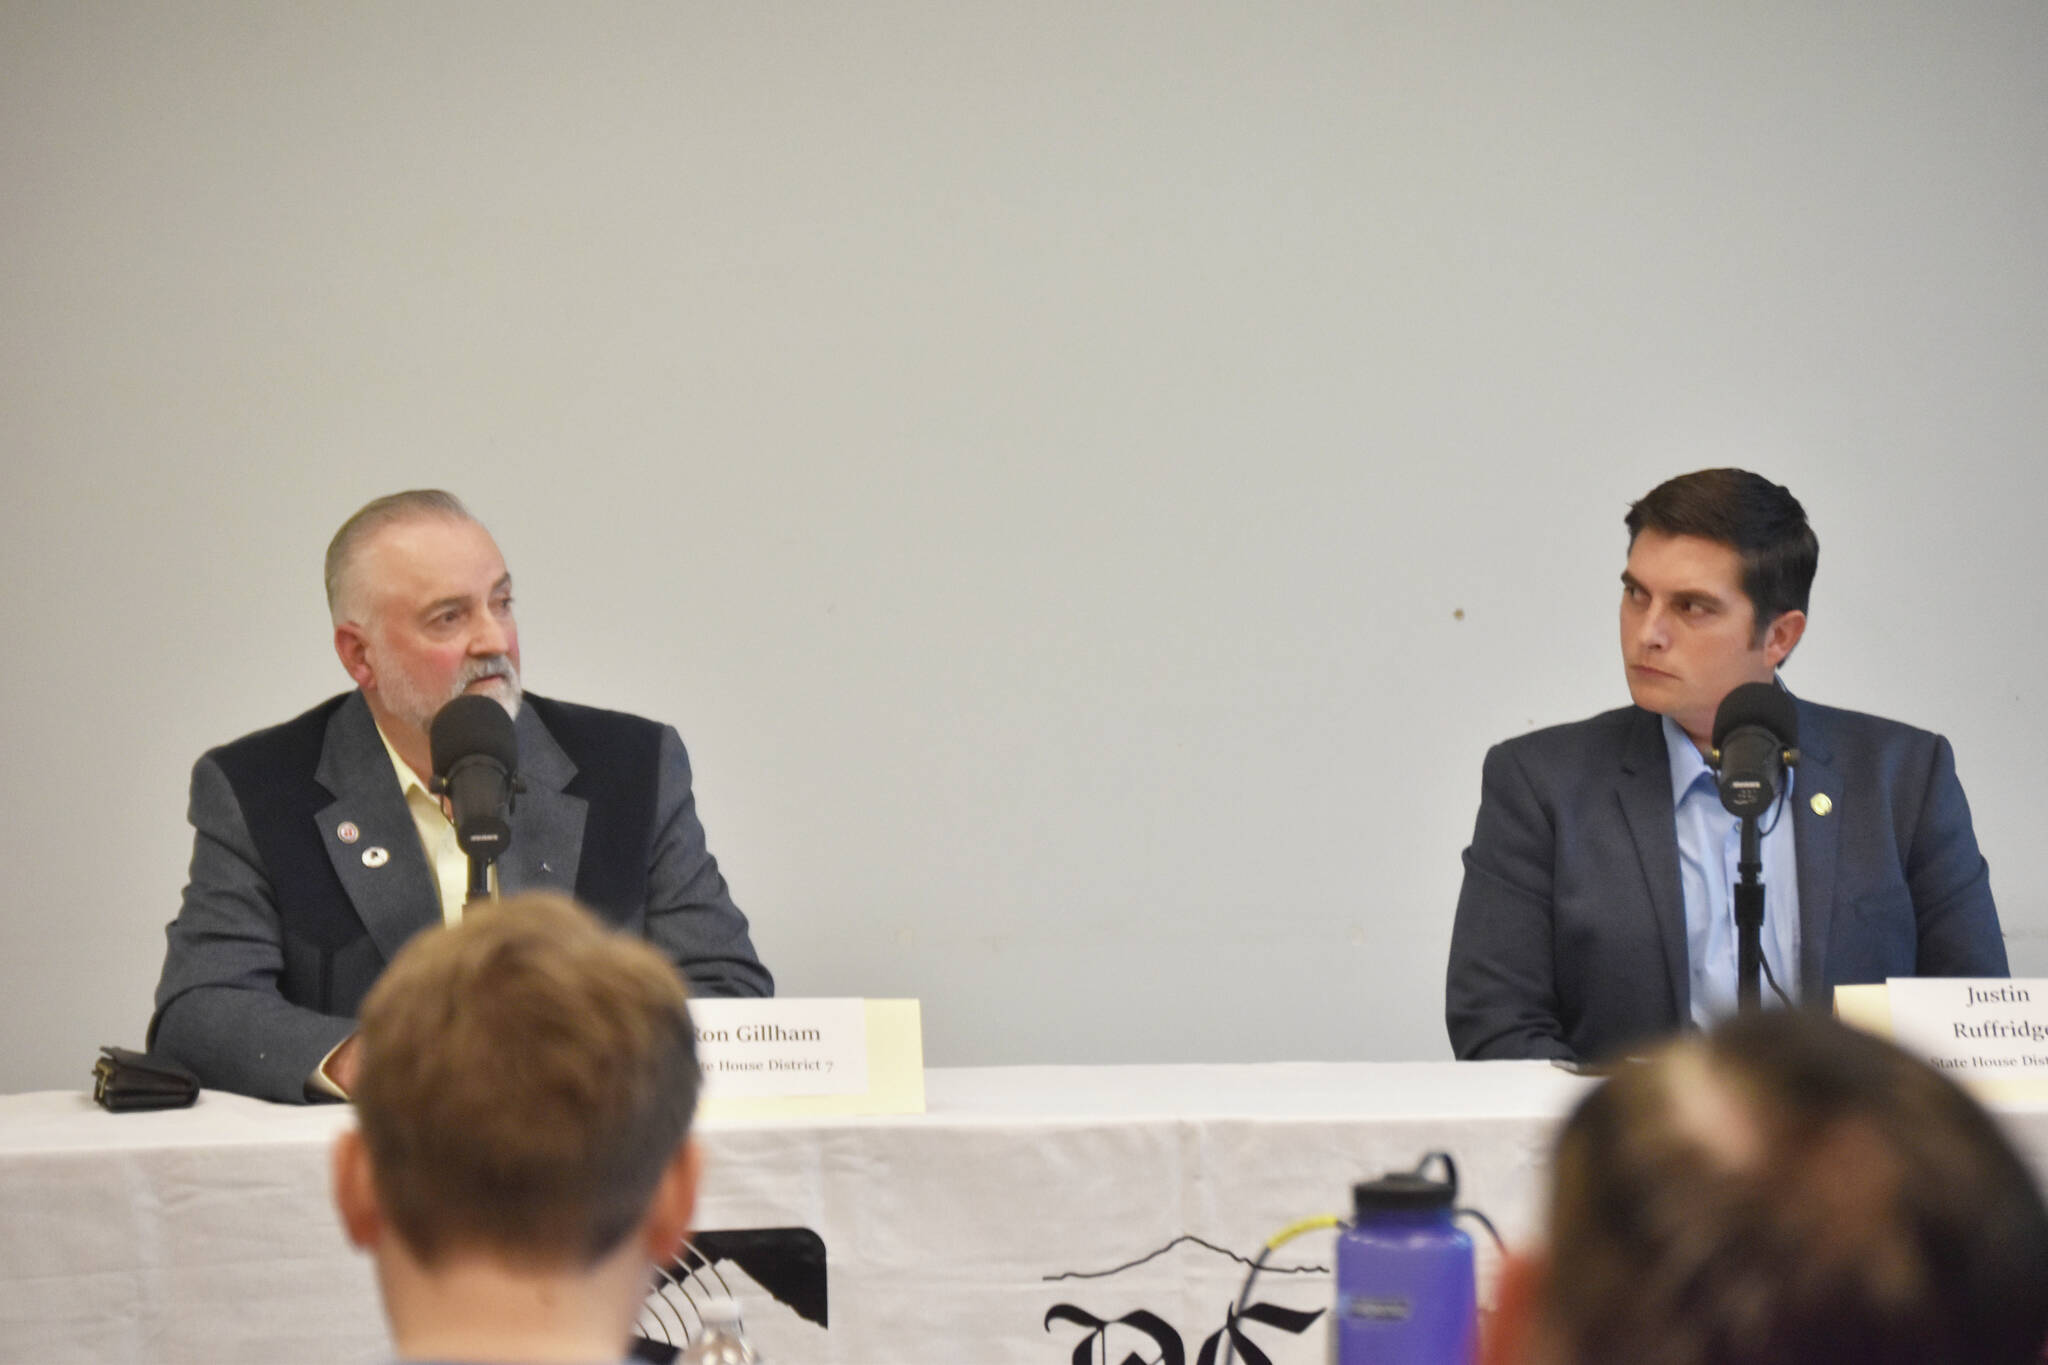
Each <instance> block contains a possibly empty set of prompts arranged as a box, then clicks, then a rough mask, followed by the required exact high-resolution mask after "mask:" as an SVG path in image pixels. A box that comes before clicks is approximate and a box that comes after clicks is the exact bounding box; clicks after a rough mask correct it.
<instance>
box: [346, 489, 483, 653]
mask: <svg viewBox="0 0 2048 1365" xmlns="http://www.w3.org/2000/svg"><path fill="white" fill-rule="evenodd" d="M432 517H438V518H441V519H443V520H448V521H475V520H476V518H475V517H473V516H471V515H470V513H469V509H468V508H467V507H464V506H463V505H462V499H460V498H458V497H456V496H455V495H454V494H453V493H444V492H443V491H441V490H440V489H438V488H410V489H407V490H406V491H405V492H403V493H387V494H385V495H384V496H383V497H381V498H373V499H372V500H371V501H369V502H366V503H364V504H363V505H362V507H361V508H359V509H358V510H357V511H356V514H355V515H354V516H352V517H350V518H349V519H348V520H347V521H344V522H343V523H342V524H341V529H340V530H339V531H336V532H335V533H334V539H333V540H330V541H328V542H327V614H328V615H329V616H331V617H333V618H334V624H335V625H337V626H338V625H340V624H341V623H342V622H343V621H345V620H347V619H348V613H347V612H345V611H344V610H343V609H342V608H343V598H344V597H345V595H346V594H345V592H344V589H345V588H346V587H347V586H348V585H347V583H346V580H347V578H348V575H349V570H350V569H352V568H353V567H355V557H356V552H357V551H358V550H360V549H362V547H363V542H365V541H367V540H368V539H369V538H370V537H371V536H374V535H375V534H377V532H379V531H381V530H383V529H384V528H385V527H387V526H394V525H396V524H397V523H399V522H401V521H418V520H422V519H425V518H432Z"/></svg>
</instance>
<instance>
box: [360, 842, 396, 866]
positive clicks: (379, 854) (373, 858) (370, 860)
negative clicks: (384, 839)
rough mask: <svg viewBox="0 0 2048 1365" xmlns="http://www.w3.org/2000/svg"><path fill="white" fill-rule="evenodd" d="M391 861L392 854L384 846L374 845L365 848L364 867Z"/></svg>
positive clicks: (382, 864)
mask: <svg viewBox="0 0 2048 1365" xmlns="http://www.w3.org/2000/svg"><path fill="white" fill-rule="evenodd" d="M390 861H391V855H390V854H389V853H387V852H385V851H384V850H383V849H382V848H378V847H375V846H372V847H370V848H366V849H364V850H363V866H364V867H382V866H384V864H386V863H388V862H390Z"/></svg>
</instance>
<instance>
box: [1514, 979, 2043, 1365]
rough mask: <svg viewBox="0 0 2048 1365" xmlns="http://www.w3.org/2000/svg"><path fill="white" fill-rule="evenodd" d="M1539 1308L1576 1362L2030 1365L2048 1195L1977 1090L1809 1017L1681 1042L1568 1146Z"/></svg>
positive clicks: (1632, 1075)
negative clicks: (1976, 1097) (1975, 1095)
mask: <svg viewBox="0 0 2048 1365" xmlns="http://www.w3.org/2000/svg"><path fill="white" fill-rule="evenodd" d="M1540 1273H1541V1285H1540V1287H1539V1288H1538V1289H1536V1290H1535V1295H1536V1299H1537V1304H1536V1306H1535V1308H1534V1316H1535V1317H1536V1318H1537V1319H1538V1320H1539V1321H1540V1322H1542V1323H1543V1324H1544V1328H1545V1329H1547V1330H1541V1331H1539V1335H1540V1336H1541V1337H1543V1338H1546V1339H1547V1340H1548V1342H1549V1344H1550V1345H1551V1346H1552V1347H1553V1350H1552V1351H1550V1352H1548V1353H1539V1354H1547V1355H1549V1357H1550V1358H1554V1359H1561V1360H1564V1361H1569V1362H1572V1363H1573V1365H1781V1363H1782V1365H1810V1363H1811V1362H1816V1361H1833V1360H1841V1361H1854V1362H1856V1363H1857V1365H2005V1363H2006V1362H2012V1365H2019V1363H2020V1362H2027V1361H2036V1360H2038V1359H2039V1358H2040V1354H2041V1349H2042V1345H2043V1342H2044V1339H2048V1211H2044V1209H2043V1205H2042V1200H2041V1195H2040V1192H2039V1191H2038V1190H2037V1188H2036V1187H2035V1185H2034V1181H2033V1179H2032V1177H2031V1175H2030V1174H2029V1172H2028V1169H2027V1167H2026V1165H2025V1164H2024V1163H2023V1162H2022V1160H2021V1159H2020V1157H2019V1156H2018V1155H2017V1154H2016V1153H2015V1151H2014V1150H2013V1148H2012V1146H2011V1145H2010V1144H2009V1143H2008V1142H2007V1141H2006V1139H2005V1138H2004V1136H2003V1135H2002V1134H2001V1133H2000V1132H1999V1130H1998V1128H1997V1126H1996V1125H1995V1123H1994V1122H1993V1121H1992V1119H1991V1118H1990V1116H1989V1115H1987V1114H1986V1113H1985V1112H1984V1110H1983V1109H1982V1108H1980V1107H1979V1106H1978V1105H1977V1104H1976V1102H1975V1101H1973V1100H1971V1099H1970V1098H1969V1097H1968V1096H1967V1095H1965V1094H1964V1093H1963V1092H1962V1091H1961V1090H1959V1089H1958V1088H1957V1087H1956V1086H1955V1085H1953V1084H1952V1083H1950V1082H1949V1081H1948V1080H1946V1079H1945V1078H1943V1077H1941V1076H1940V1075H1938V1074H1937V1073H1936V1072H1935V1071H1934V1070H1933V1069H1932V1068H1930V1067H1928V1066H1926V1065H1924V1064H1922V1063H1920V1062H1918V1061H1915V1060H1914V1059H1912V1058H1910V1057H1908V1056H1907V1055H1906V1054H1905V1053H1904V1052H1901V1051H1900V1050H1899V1049H1897V1048H1896V1047H1893V1046H1892V1045H1891V1044H1889V1043H1886V1042H1883V1041H1881V1040H1879V1039H1877V1038H1873V1037H1870V1036H1868V1035H1866V1034H1863V1033H1859V1032H1857V1031H1855V1030H1853V1029H1850V1028H1847V1027H1845V1026H1844V1025H1841V1024H1839V1023H1837V1022H1835V1021H1834V1020H1833V1019H1831V1018H1829V1017H1827V1016H1825V1015H1823V1014H1820V1013H1818V1012H1816V1011H1811V1010H1784V1011H1772V1012H1769V1013H1766V1014H1757V1015H1748V1016H1743V1017H1739V1018H1737V1019H1735V1020H1732V1021H1730V1022H1729V1023H1727V1024H1725V1025H1723V1026H1722V1027H1721V1028H1720V1029H1718V1030H1717V1031H1715V1032H1714V1033H1712V1034H1710V1035H1708V1036H1706V1037H1693V1038H1687V1039H1684V1040H1681V1041H1679V1042H1676V1043H1673V1044H1671V1045H1669V1046H1667V1047H1666V1048H1665V1049H1664V1050H1663V1051H1661V1052H1660V1053H1659V1054H1657V1055H1656V1056H1655V1057H1654V1058H1653V1059H1652V1060H1651V1061H1650V1062H1649V1063H1648V1064H1647V1065H1642V1066H1638V1067H1632V1068H1631V1069H1629V1070H1627V1071H1624V1072H1622V1073H1620V1074H1619V1075H1617V1076H1616V1077H1614V1078H1613V1079H1612V1080H1610V1081H1608V1082H1607V1083H1606V1084H1605V1085H1603V1086H1602V1087H1601V1088H1600V1089H1599V1090H1597V1091H1595V1092H1594V1093H1593V1094H1592V1095H1591V1096H1589V1097H1588V1098H1587V1099H1586V1101H1585V1102H1584V1103H1583V1104H1581V1105H1580V1106H1579V1109H1578V1111H1577V1112H1576V1113H1575V1114H1574V1115H1573V1116H1572V1118H1571V1120H1570V1122H1569V1123H1568V1124H1567V1125H1566V1126H1565V1130H1564V1133H1563V1136H1562V1137H1561V1139H1560V1140H1559V1145H1558V1150H1557V1170H1556V1184H1555V1187H1554V1190H1553V1203H1552V1208H1551V1245H1550V1251H1549V1258H1548V1264H1547V1265H1546V1266H1545V1267H1544V1269H1543V1270H1542V1272H1540Z"/></svg>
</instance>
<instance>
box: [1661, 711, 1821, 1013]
mask: <svg viewBox="0 0 2048 1365" xmlns="http://www.w3.org/2000/svg"><path fill="white" fill-rule="evenodd" d="M1664 747H1665V748H1666V749H1667V750H1669V752H1670V754H1671V805H1672V808H1673V816H1674V819H1675V820H1676V822H1677V826H1678V882H1679V886H1680V888H1681V889H1682V890H1683V891H1684V893H1685V955H1686V964H1687V968H1688V970H1689V971H1690V972H1691V974H1692V1021H1693V1022H1694V1023H1695V1024H1698V1025H1699V1026H1700V1027H1702V1028H1705V1027H1707V1026H1708V1025H1710V1024H1712V1023H1713V1022H1714V1021H1715V1020H1717V1019H1723V1018H1726V1017H1727V1016H1728V1015H1731V1014H1733V1013H1735V938H1736V935H1735V884H1736V882H1737V881H1739V880H1740V878H1741V874H1740V873H1739V872H1738V871H1737V870H1736V866H1735V865H1736V863H1737V861H1738V860H1739V859H1740V858H1741V856H1742V822H1741V821H1740V820H1738V819H1736V818H1735V817H1734V816H1733V815H1730V814H1729V813H1728V811H1727V809H1726V808H1725V807H1723V806H1722V804H1721V793H1720V791H1719V790H1718V789H1717V787H1716V786H1715V783H1714V770H1713V769H1712V768H1709V767H1708V766H1707V760H1706V758H1705V757H1704V756H1703V755H1702V754H1701V753H1700V751H1699V747H1698V746H1697V745H1695V744H1694V743H1693V742H1692V740H1691V738H1689V737H1688V736H1687V735H1686V733H1685V731H1684V730H1682V729H1680V728H1679V725H1678V722H1677V721H1675V720H1673V719H1671V717H1669V716H1666V717H1664ZM1792 783H1793V774H1792V772H1790V771H1788V772H1787V773H1786V774H1785V790H1784V792H1783V793H1782V794H1781V795H1780V796H1779V798H1778V800H1777V802H1776V803H1775V804H1774V805H1773V806H1772V807H1771V809H1770V810H1769V811H1768V812H1766V813H1765V815H1764V818H1763V821H1762V828H1763V863H1764V870H1763V882H1764V933H1763V948H1764V961H1765V962H1766V963H1768V964H1769V966H1770V969H1771V976H1772V977H1773V978H1775V979H1776V980H1777V983H1778V985H1779V987H1780V988H1781V989H1782V990H1783V991H1784V992H1785V994H1786V995H1787V996H1788V997H1790V998H1791V999H1792V1000H1795V1001H1796V1000H1798V999H1799V863H1798V858H1797V855H1796V853H1795V852H1794V847H1793V840H1792V811H1791V808H1792ZM1762 991H1763V1001H1764V1003H1765V1004H1766V1005H1775V1004H1776V1003H1778V997H1777V996H1776V994H1774V993H1773V992H1772V990H1771V985H1770V982H1769V981H1768V980H1767V981H1764V982H1763V983H1762Z"/></svg>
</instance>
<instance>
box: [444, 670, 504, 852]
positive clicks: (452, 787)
mask: <svg viewBox="0 0 2048 1365" xmlns="http://www.w3.org/2000/svg"><path fill="white" fill-rule="evenodd" d="M427 738H428V741H429V743H431V744H432V746H433V750H434V781H433V789H434V790H435V791H436V792H445V793H447V796H448V804H449V805H450V806H452V807H453V808H454V815H455V838H456V840H457V841H458V842H459V843H460V844H461V845H462V851H463V852H464V853H467V854H468V855H469V856H470V859H471V861H472V863H473V864H474V863H478V862H482V863H489V862H491V861H493V860H494V859H496V858H497V856H498V855H499V854H501V853H503V852H504V851H505V848H506V846H507V845H508V844H510V843H511V842H512V825H511V822H510V820H509V819H508V818H507V817H508V816H509V815H510V813H511V810H512V794H513V793H514V792H516V791H518V790H519V779H518V777H517V776H516V774H517V772H518V770H519V740H518V737H517V736H516V735H515V734H514V733H513V730H512V717H510V716H509V715H507V714H505V708H504V707H502V706H500V705H499V704H498V703H497V702H495V701H493V700H491V699H490V698H489V697H485V696H480V695H478V694H477V693H474V692H465V693H463V694H462V695H461V696H459V697H457V698H455V700H453V701H451V702H449V703H448V704H447V705H446V706H444V707H442V708H441V711H440V714H438V715H436V716H435V717H434V723H433V725H432V727H431V728H430V729H429V730H428V733H427Z"/></svg>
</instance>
